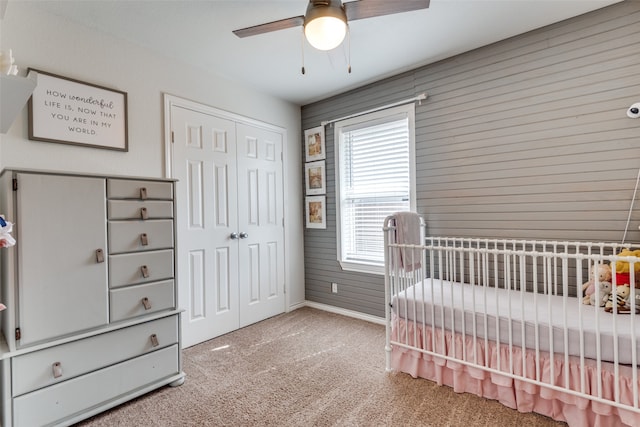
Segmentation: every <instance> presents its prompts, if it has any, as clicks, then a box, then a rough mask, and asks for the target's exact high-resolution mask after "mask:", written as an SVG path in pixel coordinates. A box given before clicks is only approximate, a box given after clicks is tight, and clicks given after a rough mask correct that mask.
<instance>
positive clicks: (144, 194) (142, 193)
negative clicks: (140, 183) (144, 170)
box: [140, 187, 147, 200]
mask: <svg viewBox="0 0 640 427" xmlns="http://www.w3.org/2000/svg"><path fill="white" fill-rule="evenodd" d="M140 198H141V199H142V200H146V199H147V189H146V187H141V188H140Z"/></svg>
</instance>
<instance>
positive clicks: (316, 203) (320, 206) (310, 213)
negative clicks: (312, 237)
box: [304, 196, 327, 228]
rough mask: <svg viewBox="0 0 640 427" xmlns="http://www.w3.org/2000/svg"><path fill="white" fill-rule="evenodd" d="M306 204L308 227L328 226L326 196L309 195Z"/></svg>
mask: <svg viewBox="0 0 640 427" xmlns="http://www.w3.org/2000/svg"><path fill="white" fill-rule="evenodd" d="M304 204H305V217H306V219H307V220H306V222H307V228H327V208H326V197H325V196H307V197H306V198H305V203H304Z"/></svg>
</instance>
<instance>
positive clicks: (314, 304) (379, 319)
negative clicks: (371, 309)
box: [290, 301, 386, 326]
mask: <svg viewBox="0 0 640 427" xmlns="http://www.w3.org/2000/svg"><path fill="white" fill-rule="evenodd" d="M302 307H311V308H317V309H318V310H324V311H328V312H330V313H335V314H341V315H343V316H348V317H353V318H355V319H360V320H366V321H367V322H371V323H376V324H378V325H383V326H384V325H385V324H386V320H385V319H384V317H378V316H372V315H370V314H365V313H360V312H359V311H354V310H347V309H346V308H340V307H334V306H333V305H328V304H321V303H319V302H313V301H305V302H304V303H301V304H296V306H295V308H302ZM290 309H291V310H294V307H290Z"/></svg>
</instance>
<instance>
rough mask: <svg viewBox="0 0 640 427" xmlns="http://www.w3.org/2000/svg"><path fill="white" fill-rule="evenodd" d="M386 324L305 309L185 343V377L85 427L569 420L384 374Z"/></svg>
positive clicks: (498, 423)
mask: <svg viewBox="0 0 640 427" xmlns="http://www.w3.org/2000/svg"><path fill="white" fill-rule="evenodd" d="M383 348H384V327H383V326H380V325H375V324H372V323H369V322H365V321H360V320H354V319H351V318H348V317H344V316H340V315H336V314H331V313H326V312H323V311H320V310H315V309H311V308H303V309H299V310H296V311H293V312H291V313H288V314H283V315H280V316H276V317H273V318H271V319H268V320H265V321H263V322H260V323H258V324H256V325H252V326H249V327H247V328H244V329H241V330H238V331H235V332H233V333H230V334H228V335H225V336H222V337H218V338H216V339H213V340H211V341H207V342H205V343H202V344H199V345H197V346H194V347H191V348H188V349H186V350H184V352H183V368H184V371H185V373H186V374H187V379H186V382H185V383H184V385H182V386H181V387H176V388H171V387H164V388H161V389H159V390H157V391H155V392H152V393H150V394H147V395H145V396H143V397H140V398H138V399H136V400H133V401H131V402H128V403H126V404H123V405H121V406H119V407H117V408H114V409H113V410H111V411H108V412H105V413H103V414H100V415H98V416H95V417H93V418H91V419H89V420H87V421H85V422H83V423H80V424H78V425H79V426H80V425H81V426H86V427H88V426H91V427H98V426H109V427H111V426H163V427H164V426H465V427H472V426H491V427H493V426H501V427H507V426H565V424H562V423H556V422H554V421H552V420H550V419H548V418H545V417H543V416H539V415H535V414H520V413H518V412H517V411H514V410H512V409H509V408H506V407H504V406H502V405H501V404H499V403H497V402H495V401H489V400H486V399H482V398H479V397H477V396H474V395H469V394H456V393H454V392H453V391H452V390H451V389H450V388H448V387H444V386H443V387H439V386H437V385H435V384H434V383H432V382H429V381H426V380H422V379H413V378H411V377H410V376H408V375H406V374H388V373H386V372H385V370H384V350H383Z"/></svg>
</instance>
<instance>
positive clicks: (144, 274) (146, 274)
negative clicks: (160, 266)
mask: <svg viewBox="0 0 640 427" xmlns="http://www.w3.org/2000/svg"><path fill="white" fill-rule="evenodd" d="M140 271H141V272H142V277H144V278H145V279H147V278H148V277H149V267H147V266H146V265H143V266H142V267H140Z"/></svg>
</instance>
